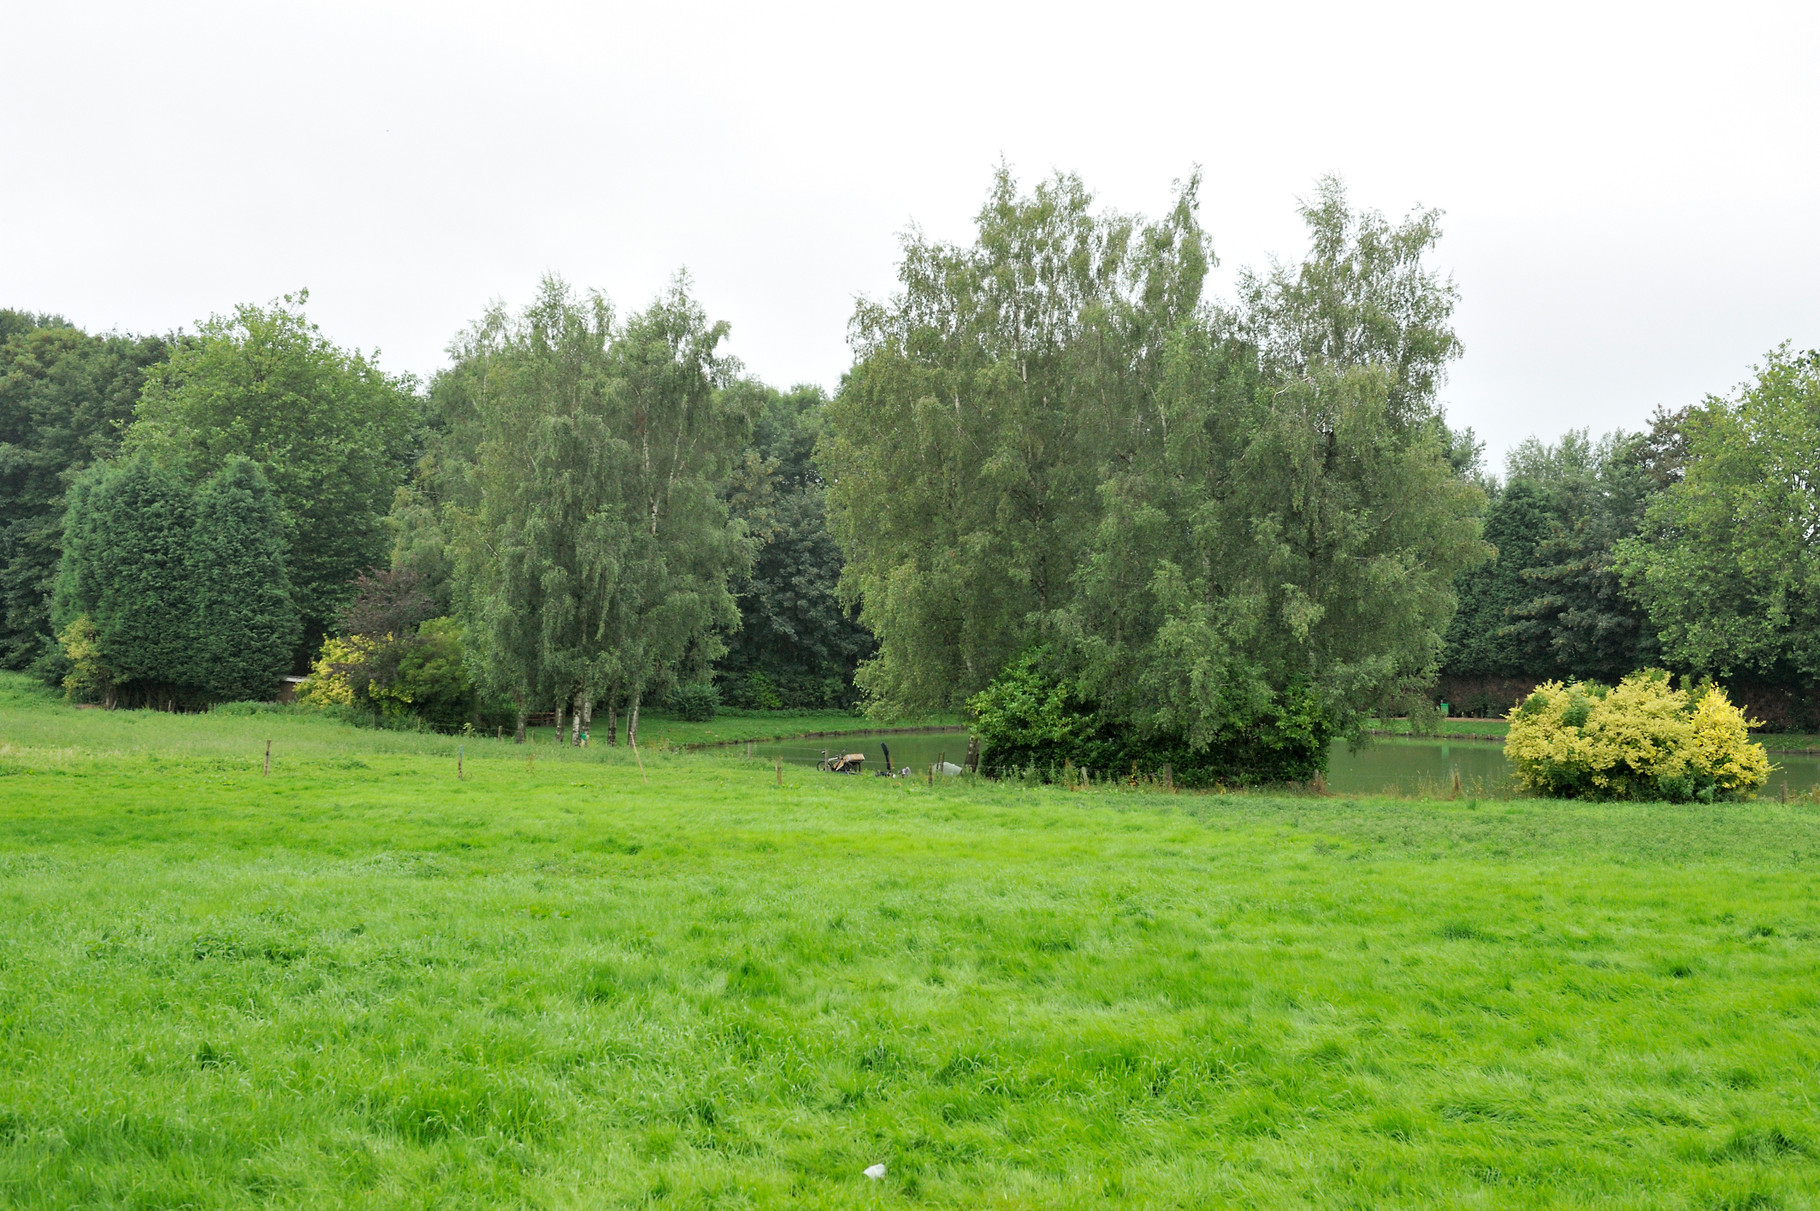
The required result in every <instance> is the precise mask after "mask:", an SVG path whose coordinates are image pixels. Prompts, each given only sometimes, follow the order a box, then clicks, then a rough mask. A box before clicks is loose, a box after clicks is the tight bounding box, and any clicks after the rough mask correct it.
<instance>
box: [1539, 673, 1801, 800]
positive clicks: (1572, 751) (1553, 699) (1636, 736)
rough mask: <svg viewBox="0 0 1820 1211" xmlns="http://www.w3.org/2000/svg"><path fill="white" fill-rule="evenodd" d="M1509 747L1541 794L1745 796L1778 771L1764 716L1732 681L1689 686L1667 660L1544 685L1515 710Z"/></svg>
mask: <svg viewBox="0 0 1820 1211" xmlns="http://www.w3.org/2000/svg"><path fill="white" fill-rule="evenodd" d="M1507 718H1508V719H1509V721H1510V734H1509V736H1508V737H1507V738H1506V740H1505V742H1504V755H1505V756H1506V757H1508V758H1509V759H1510V765H1511V771H1512V773H1513V775H1514V776H1515V778H1516V780H1517V783H1518V784H1519V785H1521V786H1522V787H1524V788H1525V789H1527V790H1530V791H1533V792H1534V793H1536V794H1539V795H1557V796H1562V797H1574V798H1584V799H1667V800H1670V801H1674V802H1685V801H1687V800H1691V799H1701V800H1705V801H1706V802H1709V803H1710V802H1712V801H1713V800H1715V799H1744V798H1749V797H1750V795H1751V794H1752V793H1753V792H1755V791H1756V789H1757V788H1758V787H1759V786H1762V785H1763V784H1764V783H1765V782H1766V781H1768V780H1769V773H1770V763H1769V756H1768V754H1766V753H1765V752H1764V751H1763V746H1762V745H1760V744H1757V743H1755V742H1753V741H1752V740H1751V738H1750V729H1751V728H1752V727H1754V726H1756V725H1755V724H1754V723H1752V722H1751V721H1749V720H1747V719H1745V717H1744V712H1743V711H1742V710H1740V709H1739V708H1738V707H1736V706H1733V705H1732V703H1731V700H1730V699H1729V698H1727V697H1726V695H1725V691H1724V690H1722V689H1720V688H1719V687H1717V686H1709V687H1706V688H1704V689H1702V690H1698V691H1696V692H1695V693H1693V694H1689V693H1688V692H1687V691H1686V690H1678V689H1675V688H1674V687H1673V686H1672V685H1670V684H1669V680H1668V674H1667V673H1664V672H1662V671H1660V670H1658V669H1646V670H1644V671H1643V672H1640V673H1632V674H1631V675H1630V676H1628V677H1626V678H1625V679H1624V680H1623V681H1621V682H1619V683H1618V684H1617V686H1615V687H1607V686H1603V685H1599V684H1597V683H1594V682H1572V683H1569V684H1566V685H1563V684H1562V683H1561V682H1559V681H1550V682H1547V683H1545V684H1543V685H1540V686H1538V687H1536V691H1535V692H1534V693H1533V694H1531V695H1530V696H1529V697H1528V698H1526V699H1524V700H1523V702H1522V703H1521V704H1519V705H1518V706H1517V707H1516V709H1515V710H1513V711H1511V713H1510V714H1509V715H1508V716H1507Z"/></svg>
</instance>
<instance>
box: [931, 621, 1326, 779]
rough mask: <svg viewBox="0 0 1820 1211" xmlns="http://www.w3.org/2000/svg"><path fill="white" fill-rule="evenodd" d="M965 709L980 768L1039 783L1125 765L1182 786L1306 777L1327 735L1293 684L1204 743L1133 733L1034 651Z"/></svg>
mask: <svg viewBox="0 0 1820 1211" xmlns="http://www.w3.org/2000/svg"><path fill="white" fill-rule="evenodd" d="M967 707H968V709H969V710H970V711H971V712H972V713H973V716H974V721H975V722H974V731H975V733H976V734H977V735H978V736H979V739H980V769H981V771H982V772H985V773H988V774H995V775H999V776H1015V775H1018V774H1023V773H1030V774H1034V776H1036V777H1039V778H1042V779H1045V780H1049V779H1053V778H1056V777H1058V776H1060V775H1061V774H1062V771H1064V770H1065V769H1066V768H1067V767H1068V766H1069V765H1073V766H1075V767H1077V768H1078V767H1082V766H1085V767H1086V768H1088V769H1091V770H1094V771H1096V772H1104V773H1107V774H1111V775H1113V776H1117V777H1125V776H1128V775H1129V774H1130V772H1131V770H1132V768H1133V767H1134V766H1135V767H1136V769H1137V771H1138V772H1139V773H1140V774H1143V775H1145V776H1151V777H1153V776H1156V775H1157V774H1158V773H1160V771H1161V770H1162V768H1163V766H1165V765H1167V766H1169V767H1170V770H1171V774H1172V777H1173V778H1174V780H1175V782H1176V783H1178V784H1180V785H1182V786H1214V785H1227V786H1249V785H1258V784H1263V783H1280V782H1306V781H1309V780H1310V779H1312V778H1314V777H1315V775H1317V774H1320V773H1324V772H1325V771H1326V769H1327V749H1328V744H1329V742H1330V741H1331V740H1332V738H1333V732H1332V728H1331V727H1330V726H1329V725H1328V723H1327V721H1326V718H1325V716H1324V714H1323V713H1322V711H1321V710H1320V703H1319V702H1318V701H1317V699H1316V698H1315V695H1314V694H1313V693H1312V692H1310V691H1309V690H1308V689H1306V688H1305V687H1303V686H1299V685H1292V686H1289V687H1287V688H1285V689H1284V690H1282V691H1281V692H1279V693H1278V695H1277V698H1276V702H1275V703H1274V704H1273V707H1272V709H1271V710H1269V711H1268V712H1266V713H1264V714H1263V715H1261V716H1260V717H1259V718H1257V719H1254V720H1250V721H1246V722H1240V721H1233V722H1232V723H1230V724H1229V725H1228V726H1227V727H1225V728H1223V729H1221V730H1220V731H1219V732H1217V733H1216V734H1215V735H1214V736H1213V737H1212V738H1211V739H1210V740H1209V741H1208V743H1206V744H1202V745H1195V744H1192V743H1190V742H1189V740H1188V738H1187V737H1185V736H1183V735H1181V734H1179V733H1151V734H1147V735H1146V734H1142V733H1140V732H1139V731H1137V729H1135V728H1133V727H1131V726H1130V725H1129V724H1126V723H1123V722H1121V721H1119V720H1116V719H1112V718H1109V717H1108V716H1107V714H1106V713H1105V712H1103V711H1101V710H1100V709H1098V708H1097V706H1096V705H1095V704H1094V703H1093V702H1091V701H1089V700H1088V699H1086V698H1085V697H1084V696H1083V695H1082V694H1081V693H1080V691H1079V689H1078V687H1076V686H1075V685H1074V683H1073V682H1071V681H1069V680H1067V679H1065V678H1062V677H1059V676H1056V675H1055V674H1054V673H1053V672H1052V671H1051V670H1050V668H1049V656H1048V653H1046V652H1044V651H1042V650H1037V651H1032V652H1027V653H1025V654H1024V655H1022V656H1020V657H1018V658H1017V659H1016V660H1014V661H1012V662H1011V664H1009V665H1008V666H1006V668H1005V670H1004V672H1002V673H1000V674H999V676H998V677H997V678H996V679H994V680H993V682H992V684H991V685H989V686H987V687H986V688H985V689H984V690H982V691H981V692H980V693H978V694H975V695H974V696H973V697H972V698H971V699H969V700H968V703H967Z"/></svg>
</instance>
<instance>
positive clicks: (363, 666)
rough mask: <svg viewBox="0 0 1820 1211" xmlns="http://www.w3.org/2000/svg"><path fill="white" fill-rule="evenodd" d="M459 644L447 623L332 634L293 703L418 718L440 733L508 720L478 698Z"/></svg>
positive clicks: (459, 631)
mask: <svg viewBox="0 0 1820 1211" xmlns="http://www.w3.org/2000/svg"><path fill="white" fill-rule="evenodd" d="M462 639H463V628H462V625H461V623H460V622H458V621H457V620H455V619H453V618H431V619H426V620H424V621H423V622H421V623H418V624H415V625H412V626H411V627H410V629H409V630H406V631H404V632H402V633H399V634H393V633H391V632H386V633H384V634H380V635H360V634H349V635H343V636H334V635H331V636H329V637H328V638H327V639H324V640H323V643H322V648H321V650H320V652H319V653H318V654H317V657H316V660H315V662H314V664H313V665H312V666H311V669H310V675H309V676H308V677H307V678H305V679H304V682H303V684H302V685H301V686H299V687H298V692H297V699H298V701H299V702H303V703H306V704H309V705H313V706H319V707H343V708H347V709H349V710H352V711H355V712H366V713H369V714H373V715H376V716H378V717H380V719H381V720H388V719H389V720H391V721H393V722H398V721H401V720H407V719H410V720H421V721H422V723H423V724H426V725H428V726H430V727H433V728H436V729H438V730H441V731H445V732H453V731H459V730H460V729H461V728H462V727H463V726H472V725H480V726H489V727H490V726H493V725H494V724H496V723H504V722H506V721H508V720H509V719H510V718H511V716H510V713H509V712H504V713H503V714H502V711H501V708H500V707H499V706H497V705H494V704H492V703H489V702H487V701H485V700H483V699H482V697H481V695H480V692H479V690H478V689H477V688H476V686H475V684H474V680H473V677H472V676H471V675H470V673H469V672H468V666H467V659H466V654H465V650H464V644H463V642H462Z"/></svg>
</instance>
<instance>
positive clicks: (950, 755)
mask: <svg viewBox="0 0 1820 1211" xmlns="http://www.w3.org/2000/svg"><path fill="white" fill-rule="evenodd" d="M1772 743H1773V741H1772ZM751 747H752V759H753V760H755V761H764V762H767V763H769V762H772V761H775V760H776V759H777V758H779V757H782V758H783V759H784V761H785V762H786V763H788V764H791V765H814V764H815V763H816V762H817V761H820V760H821V758H822V751H823V750H824V749H826V750H827V752H828V753H829V754H830V755H834V754H839V753H864V754H865V755H866V764H865V767H864V768H865V770H866V772H867V773H869V774H870V773H875V772H877V771H878V770H881V769H883V768H885V763H884V753H883V748H884V747H889V748H890V750H891V764H892V765H893V766H895V767H897V768H900V769H901V768H903V767H904V766H906V765H907V766H909V767H910V768H911V769H913V770H915V771H916V773H917V776H918V777H921V776H922V775H923V774H925V773H926V772H927V771H928V769H929V766H930V765H931V764H933V763H934V762H936V761H938V760H940V759H942V758H944V757H945V758H946V759H947V760H949V761H952V762H954V763H955V764H956V765H959V764H960V763H961V762H962V761H963V760H964V759H965V756H966V752H967V736H966V734H965V733H964V732H900V733H897V734H895V735H879V734H873V735H864V734H857V735H848V736H839V737H835V736H828V737H823V738H819V739H809V740H771V741H764V742H761V743H756V744H754V745H752V746H751ZM727 751H732V752H735V753H738V754H742V755H743V754H744V752H745V749H744V747H743V746H738V745H735V746H731V747H730V748H729V749H728V750H727ZM1770 760H1771V761H1772V762H1774V763H1775V764H1776V765H1777V766H1780V767H1781V768H1779V769H1778V770H1776V772H1775V773H1773V774H1771V775H1770V780H1769V785H1768V786H1766V787H1764V788H1763V790H1761V791H1759V792H1758V795H1759V797H1760V798H1765V799H1774V798H1780V797H1781V795H1782V788H1783V787H1784V786H1785V785H1786V786H1787V788H1788V793H1790V794H1804V793H1806V792H1808V791H1811V790H1813V789H1815V788H1816V787H1820V757H1811V756H1798V755H1795V754H1791V753H1775V752H1772V753H1771V754H1770ZM1455 771H1458V773H1459V775H1460V789H1461V791H1462V792H1463V793H1465V794H1468V795H1471V794H1475V793H1485V794H1491V793H1499V792H1507V791H1508V788H1509V783H1510V770H1509V767H1508V766H1507V765H1506V763H1505V761H1504V746H1503V745H1502V744H1497V743H1492V742H1489V741H1484V740H1458V741H1449V740H1394V739H1385V738H1374V739H1373V740H1372V741H1371V742H1370V743H1369V744H1367V745H1365V746H1364V747H1363V748H1361V749H1360V750H1359V751H1358V752H1356V753H1355V752H1353V751H1351V750H1350V748H1349V747H1348V746H1347V745H1346V744H1344V743H1340V744H1335V745H1334V746H1333V752H1332V754H1331V755H1330V757H1329V759H1328V767H1327V786H1328V789H1330V790H1334V791H1339V792H1341V793H1348V792H1350V793H1352V794H1377V793H1379V792H1383V791H1390V792H1392V793H1399V794H1420V793H1422V792H1424V791H1437V792H1446V791H1449V790H1451V788H1452V783H1453V776H1454V773H1455Z"/></svg>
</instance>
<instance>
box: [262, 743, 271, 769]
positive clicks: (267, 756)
mask: <svg viewBox="0 0 1820 1211" xmlns="http://www.w3.org/2000/svg"><path fill="white" fill-rule="evenodd" d="M261 776H262V777H266V778H270V777H271V776H272V742H271V741H270V740H267V741H266V742H265V773H264V774H263V775H261Z"/></svg>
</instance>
